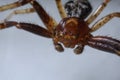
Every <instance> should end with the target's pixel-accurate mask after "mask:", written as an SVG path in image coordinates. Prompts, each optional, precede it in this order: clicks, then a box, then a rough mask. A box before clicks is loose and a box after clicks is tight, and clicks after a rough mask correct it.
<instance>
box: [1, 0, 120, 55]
mask: <svg viewBox="0 0 120 80" xmlns="http://www.w3.org/2000/svg"><path fill="white" fill-rule="evenodd" d="M55 2H56V5H57V8H58V11H59V13H60V15H61V18H62V20H61V21H60V23H57V22H56V21H55V20H54V19H53V18H52V17H51V16H49V15H48V13H47V12H46V11H45V10H44V8H43V7H42V6H41V5H40V4H39V3H38V2H37V1H35V0H19V1H17V2H14V3H11V4H8V5H4V6H1V7H0V11H4V10H8V9H12V8H16V7H19V6H23V5H25V4H28V3H30V4H31V5H32V6H33V8H29V9H24V10H15V11H14V12H13V13H11V14H10V15H9V16H8V17H7V18H6V19H5V20H4V21H3V22H2V23H0V28H1V29H4V28H8V27H11V26H16V27H17V28H18V29H23V30H26V31H29V32H32V33H34V34H37V35H40V36H43V37H46V38H51V39H52V40H53V43H54V46H55V49H56V50H57V51H59V52H63V51H64V48H63V45H64V46H65V47H67V48H74V52H75V53H76V54H79V53H82V51H83V49H84V46H85V45H88V46H91V47H93V48H96V49H99V50H103V51H107V52H111V53H114V54H117V55H120V41H119V40H116V39H113V38H111V37H107V36H93V35H92V34H91V33H92V32H94V31H96V30H98V29H99V28H100V27H102V26H103V25H104V24H106V23H107V22H108V21H109V20H111V19H112V18H114V17H120V12H114V13H111V14H108V15H106V16H104V17H103V18H101V19H100V20H98V21H97V22H96V23H95V24H94V25H93V26H92V27H91V28H90V27H89V25H90V24H91V23H92V22H93V21H94V20H95V19H96V18H97V16H98V15H99V14H100V13H101V12H102V11H103V9H104V8H105V7H106V5H107V3H108V2H109V0H104V1H103V3H102V4H101V5H100V6H99V7H98V8H97V10H96V11H95V12H94V13H93V14H91V15H90V16H89V17H88V19H87V20H85V17H86V16H85V17H83V18H80V17H77V16H67V14H66V12H65V10H64V7H63V6H62V3H61V0H55ZM31 12H36V13H37V14H38V15H39V17H40V18H41V20H42V21H43V23H44V24H45V26H46V29H45V28H43V27H41V26H39V25H35V24H31V23H22V22H16V21H9V18H10V17H11V16H12V15H13V14H24V13H31Z"/></svg>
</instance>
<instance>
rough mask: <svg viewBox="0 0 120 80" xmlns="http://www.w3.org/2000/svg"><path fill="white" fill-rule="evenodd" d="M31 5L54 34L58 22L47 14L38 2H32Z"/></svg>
mask: <svg viewBox="0 0 120 80" xmlns="http://www.w3.org/2000/svg"><path fill="white" fill-rule="evenodd" d="M31 5H32V6H33V8H34V9H35V10H36V12H37V14H38V15H39V17H40V18H41V19H42V21H43V23H44V24H45V25H46V27H47V28H48V30H49V31H50V32H53V30H54V28H55V27H56V26H57V22H56V21H55V20H54V19H53V18H52V17H51V16H49V15H48V14H47V12H46V11H45V10H44V9H43V7H42V6H41V5H40V4H38V2H36V1H31Z"/></svg>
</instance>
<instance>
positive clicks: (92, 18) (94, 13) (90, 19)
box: [86, 0, 110, 25]
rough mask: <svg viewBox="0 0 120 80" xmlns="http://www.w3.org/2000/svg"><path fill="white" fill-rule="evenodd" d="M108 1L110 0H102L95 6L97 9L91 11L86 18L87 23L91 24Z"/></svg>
mask: <svg viewBox="0 0 120 80" xmlns="http://www.w3.org/2000/svg"><path fill="white" fill-rule="evenodd" d="M109 1H110V0H104V2H103V3H102V4H101V5H100V6H99V7H98V8H97V10H95V12H93V14H92V15H91V16H90V17H88V19H87V20H86V22H87V24H88V25H89V24H91V23H92V22H93V21H94V20H95V19H96V18H97V17H98V16H99V14H100V13H101V12H102V11H103V9H104V8H105V7H106V6H107V4H108V2H109Z"/></svg>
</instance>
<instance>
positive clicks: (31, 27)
mask: <svg viewBox="0 0 120 80" xmlns="http://www.w3.org/2000/svg"><path fill="white" fill-rule="evenodd" d="M12 26H16V27H17V28H18V29H23V30H26V31H29V32H31V33H34V34H37V35H40V36H43V37H47V38H51V37H52V34H51V32H49V31H48V30H46V29H44V28H42V27H41V26H38V25H35V24H30V23H22V22H21V23H18V22H15V21H6V22H4V23H0V29H5V28H9V27H12Z"/></svg>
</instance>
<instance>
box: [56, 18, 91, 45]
mask: <svg viewBox="0 0 120 80" xmlns="http://www.w3.org/2000/svg"><path fill="white" fill-rule="evenodd" d="M87 34H89V27H88V26H87V24H86V22H85V21H83V20H80V19H79V18H76V17H70V18H64V19H63V20H61V22H60V23H59V25H58V26H57V27H56V29H55V37H56V38H57V39H58V40H59V41H60V42H61V43H63V44H64V45H65V46H66V47H74V46H75V45H76V44H79V43H81V42H83V41H86V40H85V39H86V37H85V36H86V35H87Z"/></svg>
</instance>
